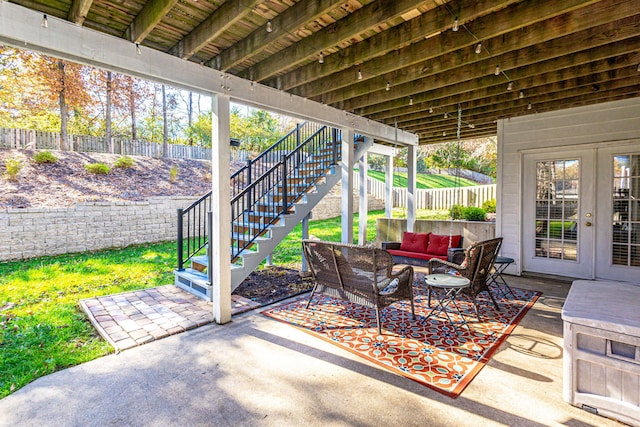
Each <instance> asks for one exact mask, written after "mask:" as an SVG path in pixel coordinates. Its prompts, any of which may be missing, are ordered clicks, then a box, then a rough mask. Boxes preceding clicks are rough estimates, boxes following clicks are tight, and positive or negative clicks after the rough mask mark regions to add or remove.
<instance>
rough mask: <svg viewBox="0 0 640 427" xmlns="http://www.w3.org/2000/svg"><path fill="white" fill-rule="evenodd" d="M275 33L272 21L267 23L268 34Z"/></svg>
mask: <svg viewBox="0 0 640 427" xmlns="http://www.w3.org/2000/svg"><path fill="white" fill-rule="evenodd" d="M271 31H273V27H272V26H271V21H267V33H270V32H271Z"/></svg>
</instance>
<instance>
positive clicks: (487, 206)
mask: <svg viewBox="0 0 640 427" xmlns="http://www.w3.org/2000/svg"><path fill="white" fill-rule="evenodd" d="M482 209H484V210H485V211H487V212H488V213H496V199H491V200H487V201H486V202H484V203H483V204H482Z"/></svg>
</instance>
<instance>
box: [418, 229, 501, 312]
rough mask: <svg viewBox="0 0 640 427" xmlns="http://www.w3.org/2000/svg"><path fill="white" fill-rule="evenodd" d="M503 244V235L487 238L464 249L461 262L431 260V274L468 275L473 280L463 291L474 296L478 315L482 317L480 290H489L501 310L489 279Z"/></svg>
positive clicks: (429, 300) (428, 292) (488, 292)
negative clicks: (488, 282) (479, 306)
mask: <svg viewBox="0 0 640 427" xmlns="http://www.w3.org/2000/svg"><path fill="white" fill-rule="evenodd" d="M501 245H502V237H498V238H495V239H491V240H485V241H483V242H478V243H475V244H473V245H471V246H470V247H469V248H468V249H467V250H465V251H464V259H463V260H462V262H461V263H460V264H456V263H453V262H448V261H443V260H441V259H437V258H434V259H431V260H429V266H428V268H429V274H434V273H453V274H459V275H460V276H462V277H466V278H467V279H469V281H470V282H471V284H470V286H469V287H468V288H466V289H464V290H463V291H462V292H464V293H466V294H469V295H470V296H471V298H473V304H474V306H475V309H476V317H477V318H478V319H480V312H479V309H478V301H477V299H476V296H477V295H478V294H479V293H480V292H487V294H489V297H490V298H491V301H492V302H493V305H495V307H496V309H498V310H500V307H499V306H498V303H497V302H496V300H495V298H494V297H493V295H492V294H491V291H490V290H489V285H488V284H487V279H488V278H489V276H490V273H491V269H492V268H493V263H494V261H495V259H496V256H497V255H498V252H499V251H500V246H501ZM427 296H428V302H429V306H431V288H429V289H428V291H427Z"/></svg>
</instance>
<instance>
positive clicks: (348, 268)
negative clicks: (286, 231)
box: [302, 240, 415, 335]
mask: <svg viewBox="0 0 640 427" xmlns="http://www.w3.org/2000/svg"><path fill="white" fill-rule="evenodd" d="M302 248H303V251H304V255H305V257H306V259H307V262H308V263H309V267H310V270H311V274H312V277H313V279H314V281H315V284H314V286H313V290H312V292H311V295H310V296H309V302H308V303H307V308H308V307H309V305H310V304H311V301H312V299H313V297H314V295H315V294H316V292H321V293H324V294H327V295H330V296H332V297H336V298H340V299H343V300H346V301H350V302H355V303H358V304H361V305H364V306H367V307H370V308H374V309H375V310H376V321H377V325H378V333H379V334H381V335H382V328H381V325H380V310H381V309H382V308H384V307H387V306H389V305H391V304H393V303H394V302H397V301H401V300H408V301H410V303H411V314H412V315H413V318H414V319H415V310H414V305H413V290H412V286H413V267H411V266H406V267H404V268H402V269H400V270H398V271H397V272H394V271H392V268H393V266H394V263H393V257H392V256H391V255H390V254H389V253H388V252H386V251H384V250H382V249H379V248H371V247H363V246H356V245H349V244H344V243H335V242H322V241H319V240H303V241H302Z"/></svg>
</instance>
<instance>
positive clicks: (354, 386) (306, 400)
mask: <svg viewBox="0 0 640 427" xmlns="http://www.w3.org/2000/svg"><path fill="white" fill-rule="evenodd" d="M508 281H509V284H510V285H512V286H519V287H523V288H528V289H535V290H539V291H542V292H543V295H542V297H541V298H540V299H539V300H538V302H537V303H536V304H535V305H534V307H533V308H532V310H530V311H529V313H527V315H526V316H525V317H524V319H523V320H522V321H521V322H520V324H519V326H518V327H517V328H516V329H515V330H514V332H513V333H512V334H511V336H510V337H509V338H508V340H507V341H506V342H505V343H503V345H502V346H501V347H500V349H499V350H498V352H497V353H496V354H495V355H494V357H493V358H492V359H491V361H490V362H489V364H488V365H487V366H486V367H485V368H484V369H483V370H482V371H481V372H480V373H479V374H478V376H477V377H476V378H475V379H474V380H473V381H472V382H471V384H470V385H469V386H468V387H467V388H466V390H465V391H464V392H463V393H462V395H461V396H459V397H458V398H457V399H451V398H449V397H446V396H444V395H442V394H440V393H438V392H436V391H433V390H431V389H429V388H427V387H424V386H422V385H420V384H418V383H416V382H413V381H411V380H409V379H406V378H403V377H400V376H397V375H394V374H392V373H390V372H388V371H386V370H384V369H382V368H379V367H377V366H375V365H373V364H371V363H369V362H367V361H366V360H364V359H361V358H359V357H357V356H355V355H353V354H351V353H349V352H347V351H344V350H343V349H340V348H338V347H337V346H333V345H331V344H330V343H328V342H325V341H322V340H319V339H317V338H314V337H312V336H311V335H309V334H307V333H305V332H302V331H300V330H298V329H296V328H294V327H291V326H289V325H286V324H284V323H280V322H278V321H275V320H272V319H269V318H267V317H265V316H263V315H261V314H260V311H259V310H254V311H252V312H248V313H244V314H240V315H237V316H234V317H233V321H232V322H231V323H230V324H227V325H223V326H220V325H215V324H209V325H205V326H202V327H199V328H196V329H192V330H189V331H186V332H184V333H181V334H178V335H173V336H170V337H168V338H164V339H162V340H158V341H154V342H151V343H148V344H145V345H143V346H140V347H135V348H132V349H129V350H126V351H124V352H122V353H120V354H117V355H115V354H114V355H109V356H106V357H103V358H101V359H97V360H94V361H92V362H88V363H84V364H82V365H79V366H76V367H74V368H70V369H66V370H63V371H60V372H56V373H54V374H51V375H48V376H46V377H43V378H40V379H38V380H36V381H35V382H33V383H31V384H29V385H28V386H26V387H24V388H23V389H21V390H19V391H17V392H16V393H14V394H12V395H10V396H8V397H6V398H4V399H2V400H0V425H2V426H27V425H38V426H45V425H47V426H49V425H55V426H67V425H73V426H94V425H95V426H98V425H99V426H104V425H116V426H125V425H126V426H135V425H153V426H169V425H180V426H192V425H216V426H231V425H233V426H238V425H251V426H254V425H261V426H284V425H287V426H288V425H305V426H378V425H386V426H452V425H472V426H483V425H487V426H493V425H508V426H542V425H544V426H572V427H573V426H616V425H620V424H619V423H617V422H616V421H613V420H609V419H606V418H603V417H600V416H597V415H594V414H591V413H588V412H586V411H583V410H581V409H578V408H575V407H572V406H570V405H568V404H567V403H565V402H564V401H563V400H562V321H561V319H560V311H561V306H562V303H563V301H564V298H565V296H566V294H567V292H568V290H569V287H570V283H567V282H558V281H554V280H551V279H540V278H518V277H508Z"/></svg>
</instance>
